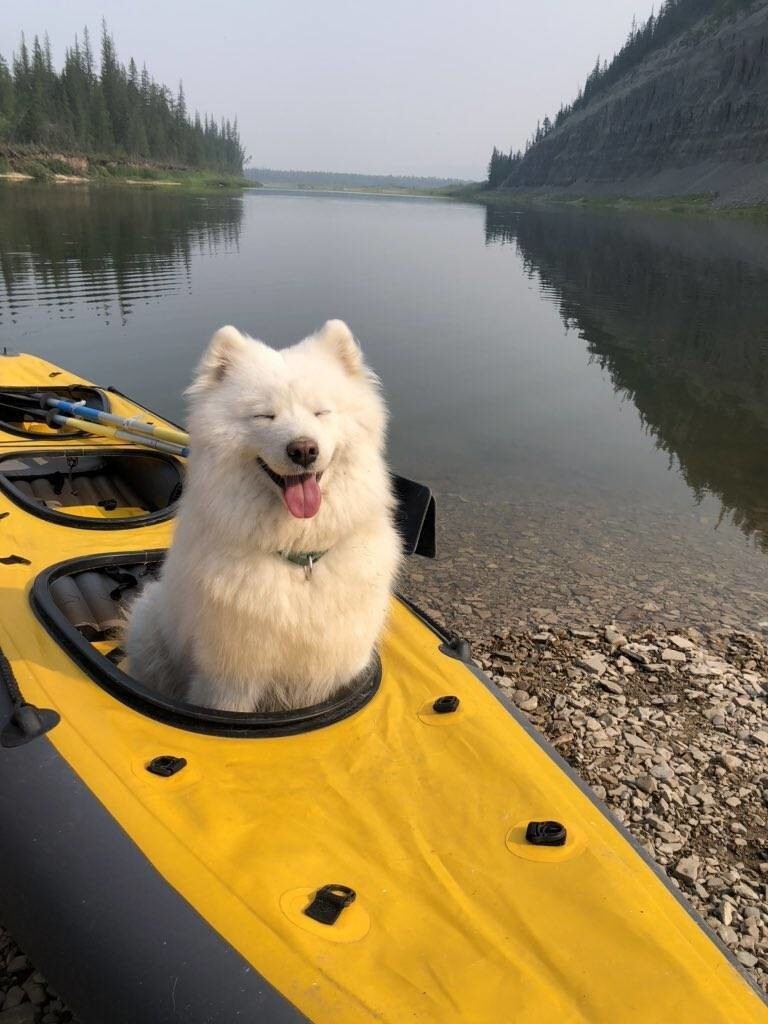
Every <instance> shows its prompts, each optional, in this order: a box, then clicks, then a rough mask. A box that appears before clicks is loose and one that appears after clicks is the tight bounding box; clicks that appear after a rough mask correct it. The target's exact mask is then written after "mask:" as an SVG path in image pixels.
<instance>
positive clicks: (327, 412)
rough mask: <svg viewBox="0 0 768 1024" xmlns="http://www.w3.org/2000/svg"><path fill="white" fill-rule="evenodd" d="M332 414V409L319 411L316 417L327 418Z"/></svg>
mask: <svg viewBox="0 0 768 1024" xmlns="http://www.w3.org/2000/svg"><path fill="white" fill-rule="evenodd" d="M330 412H332V410H331V409H319V410H318V411H317V412H316V413H315V416H327V415H328V414H329V413H330Z"/></svg>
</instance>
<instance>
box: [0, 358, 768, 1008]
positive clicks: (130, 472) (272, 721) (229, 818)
mask: <svg viewBox="0 0 768 1024" xmlns="http://www.w3.org/2000/svg"><path fill="white" fill-rule="evenodd" d="M24 388H26V389H29V390H30V391H31V392H37V391H39V390H40V389H42V388H51V390H52V393H56V394H61V395H62V396H64V397H68V398H71V399H76V400H80V399H79V398H77V396H78V395H80V396H81V397H84V398H86V400H87V401H88V403H89V404H93V403H94V402H100V403H101V408H103V409H104V410H107V411H111V412H115V413H117V414H119V415H122V416H137V415H143V416H149V417H151V416H152V414H150V413H148V412H147V411H146V410H143V409H142V408H141V407H140V406H137V405H136V404H134V403H133V402H131V401H130V400H128V399H126V398H125V397H123V396H122V395H120V394H119V393H116V392H112V391H107V390H102V389H96V388H94V386H93V385H92V384H90V383H89V382H88V381H84V380H82V379H80V378H78V377H76V376H75V375H73V374H70V373H67V372H65V371H63V370H60V369H59V368H58V367H55V366H51V365H50V364H49V363H46V362H44V361H43V360H41V359H38V358H36V357H34V356H29V355H19V356H5V357H0V389H2V390H3V391H5V392H8V391H10V390H14V389H24ZM68 389H69V390H68ZM4 416H7V417H8V418H7V419H3V418H2V417H4ZM32 419H33V420H34V417H33V418H32ZM153 420H154V422H157V423H162V422H163V421H162V420H160V419H159V418H157V417H153ZM31 426H32V427H34V429H30V423H29V422H27V423H26V425H25V421H24V419H23V415H22V416H21V418H19V416H18V415H17V416H16V418H15V419H14V414H13V410H8V409H6V410H3V409H0V579H1V580H2V596H1V597H0V600H1V602H2V604H1V606H0V648H1V649H2V652H3V654H4V656H5V659H7V662H5V661H4V660H3V659H2V658H0V730H2V735H1V737H0V742H1V743H2V745H1V746H0V822H2V825H1V826H0V864H1V865H2V870H0V919H1V920H3V922H4V924H5V925H6V926H7V927H8V928H9V929H10V930H11V931H12V933H13V934H14V936H15V937H16V938H17V939H18V941H19V942H21V943H22V944H23V945H24V948H25V949H26V950H27V951H28V952H29V954H30V955H31V956H32V957H33V958H34V959H35V962H36V963H37V964H38V965H39V966H40V969H41V970H43V971H44V972H45V973H46V976H47V977H48V978H49V980H50V982H51V984H52V985H53V986H54V987H55V988H56V989H57V990H58V991H59V992H60V993H61V994H62V996H63V997H64V998H65V999H66V1000H67V1002H68V1003H69V1004H70V1006H71V1007H72V1009H73V1010H74V1011H75V1012H76V1014H77V1015H78V1017H79V1018H80V1019H81V1020H82V1021H83V1024H107V1022H108V1024H165V1022H169V1024H170V1022H179V1021H183V1022H186V1024H203V1022H221V1024H235V1022H236V1021H243V1022H262V1021H268V1022H297V1021H306V1020H309V1021H313V1022H317V1024H364V1022H368V1021H370V1022H374V1021H375V1022H388V1024H406V1022H411V1021H413V1022H423V1024H507V1022H508V1024H570V1022H583V1024H587V1022H588V1024H625V1022H637V1024H654V1022H658V1024H670V1022H673V1021H674V1022H675V1024H715V1022H718V1024H747V1022H749V1024H755V1022H759V1021H768V1010H766V1006H765V1003H764V1002H763V1000H762V998H761V996H760V995H759V993H758V992H757V991H756V989H754V988H753V987H752V985H751V984H750V982H749V980H748V979H747V978H746V976H745V975H744V974H743V973H741V972H740V970H739V967H738V965H737V964H736V963H735V961H734V960H733V959H732V958H731V957H730V956H729V955H728V954H727V953H726V951H725V950H724V949H723V948H722V947H721V946H720V945H718V944H717V942H716V940H715V939H714V938H713V936H712V935H711V934H710V932H709V931H708V930H707V928H706V926H705V925H704V923H703V922H702V921H701V920H700V919H699V918H698V917H697V916H696V915H695V914H694V912H693V911H692V910H691V908H690V907H689V906H688V905H687V904H686V902H685V900H684V899H683V898H682V897H681V896H680V895H679V893H678V892H677V891H676V890H675V889H674V888H672V887H671V886H670V885H669V883H668V881H667V879H666V878H665V876H664V875H663V874H662V873H661V872H660V871H659V870H658V869H657V868H656V867H655V866H654V865H653V864H652V863H651V862H650V861H649V859H648V858H647V856H646V855H645V853H644V851H642V850H640V849H639V848H638V846H637V845H636V844H635V843H634V842H633V840H632V839H631V838H630V837H629V835H628V834H627V833H626V832H625V831H624V830H623V829H622V828H621V827H620V826H619V825H618V824H617V823H616V822H615V821H614V820H613V819H612V818H611V817H610V816H609V814H608V812H607V810H606V809H605V807H604V806H603V805H602V804H601V803H600V802H599V801H598V800H597V799H596V798H595V797H594V796H593V795H592V794H591V792H590V791H589V790H588V788H587V787H586V786H585V785H584V784H582V783H581V782H580V781H579V780H578V779H576V778H575V777H574V775H573V774H572V773H571V772H570V770H569V769H568V767H567V766H566V765H565V764H564V763H563V762H562V761H561V760H560V758H559V757H558V756H557V755H556V754H555V753H554V752H553V750H552V749H551V748H549V747H548V746H547V744H546V743H545V741H544V740H543V739H542V738H541V737H540V736H539V735H538V734H536V733H535V732H534V731H533V730H532V729H531V728H530V726H529V725H527V724H526V722H525V721H524V720H523V719H522V718H521V716H520V715H519V714H518V713H517V712H516V711H515V709H514V708H513V707H511V706H510V705H509V704H508V703H507V702H506V701H505V699H504V698H503V697H502V696H501V695H500V693H499V692H498V691H497V689H496V688H495V687H494V686H493V684H492V683H490V682H489V680H487V679H486V678H485V677H484V676H483V675H482V673H481V672H479V671H478V670H477V668H476V667H475V666H474V664H473V663H472V662H471V659H470V658H469V656H468V652H467V649H466V645H464V644H462V643H461V642H460V641H457V640H456V639H455V638H453V637H447V636H444V635H441V634H440V631H439V630H437V629H436V628H435V627H434V626H433V625H431V624H430V622H429V620H428V619H427V618H426V617H425V616H423V615H422V614H421V613H420V612H418V610H416V609H415V608H413V607H412V606H410V605H409V604H407V603H406V602H404V601H403V600H400V599H397V600H394V601H393V605H392V613H391V619H390V623H389V628H388V632H387V634H386V637H385V639H384V641H383V643H382V646H381V650H380V666H377V667H376V670H375V671H373V672H372V673H370V674H368V675H367V676H366V678H364V679H361V680H357V681H355V683H354V684H353V685H351V687H350V688H349V690H348V691H345V692H344V693H343V694H342V695H340V696H339V697H338V698H337V699H335V700H333V701H330V702H327V704H326V705H323V706H320V707H318V708H311V709H303V710H301V711H298V712H290V713H285V714H272V715H264V714H262V715H248V714H235V713H228V712H211V711H206V710H205V709H201V708H191V707H189V706H187V705H183V704H177V703H175V702H173V701H170V700H167V699H165V698H160V697H158V696H156V695H154V694H152V693H150V692H149V691H146V690H144V689H143V688H142V687H141V686H140V685H139V684H138V683H137V682H136V681H135V680H132V679H131V678H130V677H129V676H127V675H126V674H125V673H124V672H123V670H122V668H121V652H120V651H119V649H118V642H117V640H116V639H115V634H116V630H117V628H118V627H119V621H120V615H121V606H122V603H123V602H124V601H126V600H128V599H129V598H130V597H131V595H132V594H135V593H136V591H137V588H139V587H140V586H141V585H142V582H143V580H144V579H146V578H151V577H152V575H153V574H154V573H155V572H156V571H157V569H158V567H159V565H160V564H161V562H162V557H163V553H164V551H165V549H167V547H168V545H169V543H170V540H171V536H172V531H173V509H174V505H175V502H176V501H177V500H178V497H179V494H180V491H181V487H182V486H183V460H179V459H177V458H175V457H173V456H168V455H162V454H161V453H158V452H148V451H146V450H144V449H142V448H139V447H130V446H128V445H124V446H122V447H120V446H115V445H114V444H110V442H109V441H108V440H107V439H104V438H91V437H89V436H87V435H78V436H74V435H71V434H70V435H65V436H62V435H61V433H60V432H58V431H56V430H54V429H52V428H48V427H45V426H42V427H41V426H40V425H39V424H35V423H34V422H33V423H32V424H31ZM427 546H428V545H427ZM30 706H31V708H30Z"/></svg>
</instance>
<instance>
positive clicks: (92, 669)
mask: <svg viewBox="0 0 768 1024" xmlns="http://www.w3.org/2000/svg"><path fill="white" fill-rule="evenodd" d="M165 554H166V552H165V551H162V550H159V551H145V552H127V553H123V554H111V555H88V556H86V557H85V558H75V559H71V560H69V561H67V562H61V563H59V564H58V565H55V566H53V567H52V568H50V569H47V570H46V571H45V572H42V573H41V574H40V575H39V576H38V577H37V578H36V580H35V582H34V585H33V588H32V595H31V600H32V607H33V608H34V610H35V612H36V614H37V616H38V617H39V618H40V619H41V620H42V622H43V624H44V625H45V626H46V628H47V629H48V630H49V632H50V633H51V634H52V635H53V636H54V638H55V639H56V640H57V641H58V642H59V644H61V646H62V647H63V648H64V649H65V650H66V651H67V652H68V653H69V654H70V655H71V656H72V657H73V658H74V659H75V660H76V661H77V662H78V664H79V665H80V667H81V668H82V669H83V670H84V671H85V672H86V673H87V674H88V675H89V676H90V677H91V679H93V680H94V681H95V682H96V683H98V684H99V685H100V686H102V687H103V688H104V689H105V690H107V691H108V692H109V693H111V694H112V695H113V696H114V697H116V698H117V699H118V700H120V701H122V702H123V703H125V704H128V705H130V706H131V707H134V708H136V710H138V711H140V712H141V713H142V714H145V715H147V716H148V717H149V718H154V719H158V720H159V721H163V722H167V723H169V724H171V725H174V726H177V727H178V728H181V729H190V730H192V731H194V732H204V733H210V734H211V735H216V736H242V737H258V736H287V735H293V734H295V733H301V732H309V731H311V730H313V729H319V728H321V727H323V726H326V725H332V724H333V723H335V722H339V721H341V720H342V719H344V718H347V717H348V716H349V715H351V714H353V713H354V712H355V711H358V710H359V709H360V708H361V707H363V706H364V705H365V704H367V703H368V701H369V700H370V699H371V697H373V695H374V694H375V693H376V691H377V690H378V688H379V684H380V683H381V662H380V660H379V657H378V654H374V657H373V658H372V660H371V663H370V664H369V665H368V667H367V668H366V669H365V670H364V671H363V672H362V673H361V674H360V675H359V676H357V677H356V678H355V679H353V680H351V681H350V682H349V683H348V684H347V686H345V687H344V689H343V690H341V691H339V692H338V693H336V694H335V695H334V696H333V697H331V698H330V699H329V700H326V701H323V702H322V703H320V704H314V705H312V706H311V707H306V708H297V709H296V710H293V711H269V712H254V713H251V712H241V711H219V710H216V709H212V708H204V707H199V706H197V705H194V704H188V703H186V702H185V701H181V700H174V699H172V698H170V697H166V696H164V695H162V694H159V693H157V692H155V691H153V690H150V689H148V688H147V687H145V686H144V685H143V684H142V683H141V682H140V681H139V680H137V679H134V678H133V677H132V676H131V675H129V673H128V671H127V667H128V666H127V665H126V662H125V654H124V652H123V650H122V649H121V648H120V637H121V632H122V628H123V625H124V623H125V620H126V609H127V608H128V607H129V606H130V604H131V602H132V601H133V600H134V599H135V597H136V596H137V595H138V594H139V592H140V590H141V588H142V587H143V586H145V585H146V584H147V583H149V582H150V581H152V580H153V579H156V578H157V576H158V574H159V573H160V570H161V567H162V561H163V558H164V557H165Z"/></svg>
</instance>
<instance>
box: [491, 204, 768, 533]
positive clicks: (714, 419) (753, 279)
mask: <svg viewBox="0 0 768 1024" xmlns="http://www.w3.org/2000/svg"><path fill="white" fill-rule="evenodd" d="M486 242H488V243H501V244H512V245H514V246H516V248H517V251H518V253H519V254H520V256H521V257H522V259H523V261H524V265H525V268H526V271H527V272H528V273H529V275H531V276H534V275H535V276H537V277H538V278H539V280H540V282H541V286H542V289H543V290H544V291H545V293H547V294H549V295H550V297H551V298H553V299H554V300H555V301H556V302H557V303H558V306H559V312H560V315H561V317H562V319H563V321H564V322H565V324H566V326H567V327H570V328H575V329H576V330H577V331H578V333H579V335H580V337H582V338H583V339H584V340H585V341H586V343H587V345H588V348H589V351H590V353H591V355H592V357H593V358H594V359H595V360H596V361H597V362H598V363H599V364H600V366H601V367H602V368H603V369H605V370H607V371H608V372H609V373H610V376H611V379H612V381H613V383H614V386H615V388H616V390H617V392H619V393H620V394H621V395H623V396H626V397H628V398H630V399H631V400H632V401H633V402H634V404H635V405H636V407H637V409H638V411H639V412H640V415H641V417H642V421H643V424H644V426H645V428H646V429H647V430H648V431H649V432H650V433H651V434H652V436H653V438H654V440H655V443H656V445H657V447H658V448H660V449H662V450H663V451H665V452H667V453H668V454H669V456H670V459H671V460H674V462H676V463H677V464H678V465H679V469H680V472H681V473H682V475H683V477H684V479H685V481H686V482H687V484H688V485H689V487H690V488H691V489H692V490H693V492H694V493H695V494H696V495H697V497H701V496H702V495H703V494H705V493H706V492H710V493H712V494H714V495H715V496H717V498H718V499H719V500H720V502H721V505H722V510H723V513H724V514H726V513H730V514H731V516H732V518H733V521H734V522H735V523H736V524H737V525H738V526H739V527H740V528H741V529H742V530H743V531H744V532H745V533H746V534H748V535H752V536H754V537H755V539H756V540H757V541H758V542H759V543H760V545H761V546H762V547H763V549H764V550H767V549H768V473H766V453H767V452H768V403H767V402H766V394H768V392H767V391H766V386H767V385H768V359H767V358H766V356H767V355H768V232H766V231H765V230H762V229H761V227H760V226H759V225H754V224H748V223H742V222H733V221H722V222H718V223H712V222H709V221H700V222H699V221H684V220H681V219H679V218H674V219H666V220H665V219H661V218H654V219H647V218H642V217H640V216H638V215H634V214H626V215H624V216H617V215H615V214H605V215H601V214H592V213H585V212H583V211H569V210H563V211H553V212H542V211H522V212H519V211H518V212H516V211H511V210H508V209H507V210H504V209H498V208H496V209H494V208H489V209H488V211H487V217H486Z"/></svg>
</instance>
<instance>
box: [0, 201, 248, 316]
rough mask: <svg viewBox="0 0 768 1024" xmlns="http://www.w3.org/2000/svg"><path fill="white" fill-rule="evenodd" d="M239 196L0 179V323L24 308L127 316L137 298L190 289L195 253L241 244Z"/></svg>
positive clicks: (64, 313) (140, 300) (54, 313)
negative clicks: (1, 181)
mask: <svg viewBox="0 0 768 1024" xmlns="http://www.w3.org/2000/svg"><path fill="white" fill-rule="evenodd" d="M241 219H242V199H241V198H240V197H233V196H213V197H210V198H209V197H200V196H192V195H188V194H184V193H179V194H169V190H168V189H165V190H164V189H161V188H154V189H153V188H148V187H130V186H126V187H123V188H119V189H118V188H99V187H78V186H68V185H61V186H58V187H56V188H52V187H50V186H36V185H22V186H18V185H13V186H2V187H0V224H1V225H2V230H1V231H0V275H1V277H0V326H5V327H7V326H9V325H11V324H17V323H19V322H20V320H21V318H22V316H23V314H24V312H25V311H30V312H31V311H32V309H33V308H34V309H35V310H36V311H37V312H38V313H39V311H40V310H47V311H48V314H49V316H50V317H51V318H55V319H69V318H73V317H75V316H76V315H82V313H83V312H84V310H83V309H82V305H81V304H85V306H90V307H91V309H92V311H93V312H95V313H96V314H97V315H99V316H102V317H103V318H104V319H105V320H107V321H109V320H110V319H111V318H112V317H114V316H115V315H116V314H117V316H119V318H120V319H121V320H122V321H123V322H125V320H126V319H127V318H128V316H129V315H130V313H131V311H132V309H133V308H134V306H135V305H136V304H137V303H146V302H147V301H151V300H152V299H156V298H158V297H159V296H162V295H164V294H167V293H169V292H173V291H178V290H180V289H184V288H186V289H188V288H189V274H190V261H191V259H192V257H193V255H194V254H195V253H213V252H216V253H219V252H227V251H230V250H232V249H234V248H237V246H238V245H239V240H240V225H241Z"/></svg>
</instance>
